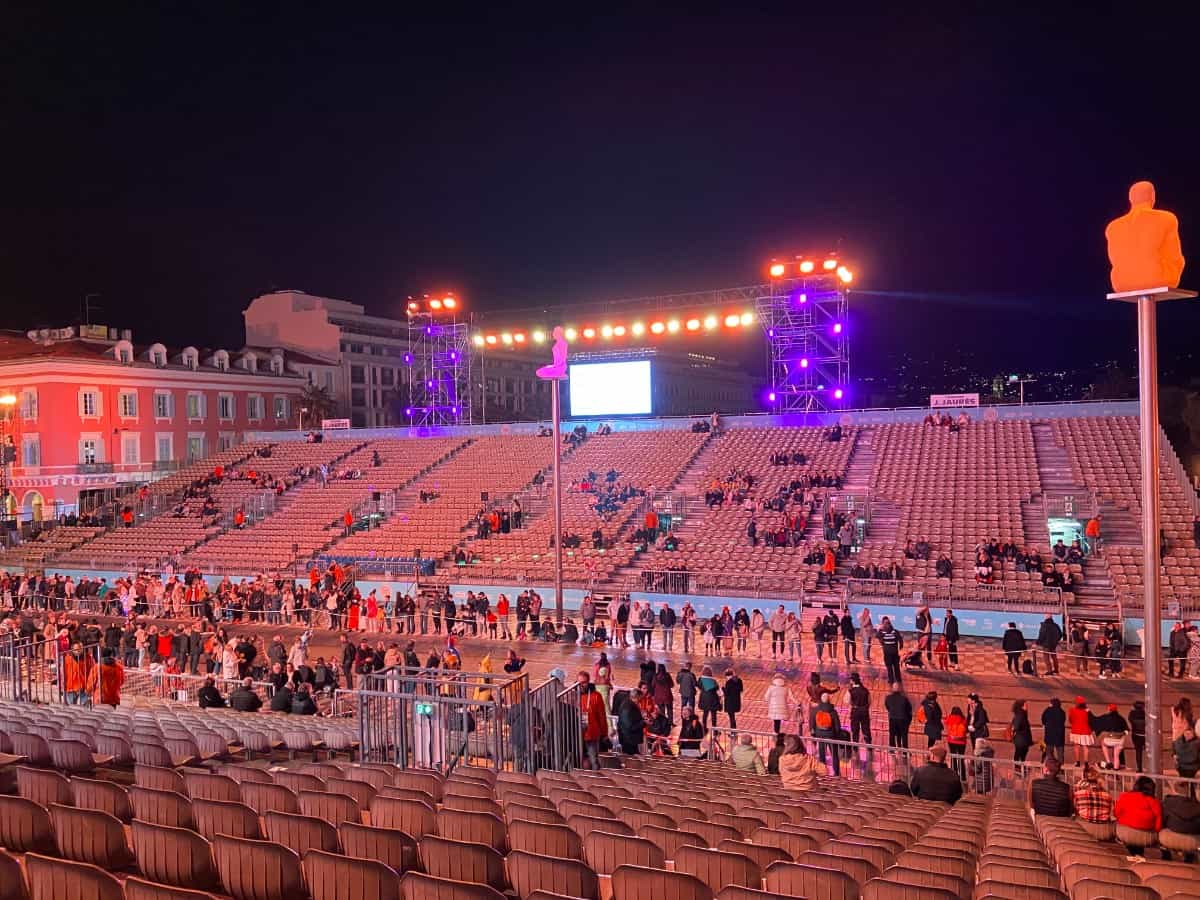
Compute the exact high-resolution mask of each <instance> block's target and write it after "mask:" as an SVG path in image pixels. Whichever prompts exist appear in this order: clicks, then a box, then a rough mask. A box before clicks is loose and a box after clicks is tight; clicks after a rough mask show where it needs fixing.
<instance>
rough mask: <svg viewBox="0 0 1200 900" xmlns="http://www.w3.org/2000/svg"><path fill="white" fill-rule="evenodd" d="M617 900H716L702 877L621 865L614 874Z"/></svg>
mask: <svg viewBox="0 0 1200 900" xmlns="http://www.w3.org/2000/svg"><path fill="white" fill-rule="evenodd" d="M612 893H613V898H614V900H663V898H670V900H713V892H712V890H710V889H709V887H708V885H706V884H705V883H704V882H703V881H701V880H700V879H699V878H696V877H694V876H692V875H688V874H686V873H683V872H668V871H666V870H664V869H642V868H638V867H637V866H618V867H617V869H616V871H615V872H613V874H612Z"/></svg>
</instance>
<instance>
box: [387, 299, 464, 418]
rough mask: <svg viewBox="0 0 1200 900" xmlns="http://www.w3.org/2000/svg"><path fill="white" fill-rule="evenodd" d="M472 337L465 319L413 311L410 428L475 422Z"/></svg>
mask: <svg viewBox="0 0 1200 900" xmlns="http://www.w3.org/2000/svg"><path fill="white" fill-rule="evenodd" d="M473 355H474V354H473V353H471V338H470V328H469V326H468V324H467V322H465V321H459V320H458V319H457V318H455V317H453V316H446V315H444V314H443V315H434V314H432V313H427V312H413V311H411V310H410V312H409V317H408V356H407V357H406V359H405V362H406V363H408V364H409V367H408V376H409V379H408V406H407V407H406V408H405V410H404V414H405V418H406V420H407V423H408V424H409V425H412V426H415V427H428V426H434V425H470V424H471V358H472V356H473Z"/></svg>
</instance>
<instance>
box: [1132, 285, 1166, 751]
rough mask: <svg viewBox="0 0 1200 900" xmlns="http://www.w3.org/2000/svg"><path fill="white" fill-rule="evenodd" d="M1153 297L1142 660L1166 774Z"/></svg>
mask: <svg viewBox="0 0 1200 900" xmlns="http://www.w3.org/2000/svg"><path fill="white" fill-rule="evenodd" d="M1157 311H1158V310H1157V305H1156V300H1155V298H1154V297H1149V296H1142V297H1138V298H1137V319H1138V401H1139V405H1140V408H1139V410H1138V413H1139V418H1138V422H1139V424H1140V426H1141V441H1140V443H1141V450H1142V554H1143V557H1142V568H1143V570H1144V575H1143V578H1142V581H1143V583H1144V585H1145V587H1144V588H1143V591H1144V593H1143V602H1142V608H1143V613H1142V615H1143V621H1144V626H1145V631H1144V634H1143V637H1142V649H1143V657H1144V659H1143V665H1144V668H1145V677H1146V771H1147V772H1149V773H1150V774H1151V775H1159V774H1161V773H1162V690H1161V688H1162V606H1161V602H1162V601H1161V598H1160V594H1159V556H1158V554H1159V541H1158V532H1159V508H1158V459H1159V457H1158V333H1157V330H1158V326H1157V316H1156V313H1157Z"/></svg>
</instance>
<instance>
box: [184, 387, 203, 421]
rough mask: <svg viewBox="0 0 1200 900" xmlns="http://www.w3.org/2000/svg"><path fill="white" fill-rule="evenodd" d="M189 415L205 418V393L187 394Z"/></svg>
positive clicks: (189, 416)
mask: <svg viewBox="0 0 1200 900" xmlns="http://www.w3.org/2000/svg"><path fill="white" fill-rule="evenodd" d="M187 417H188V418H189V419H203V418H204V395H203V394H196V393H191V394H188V395H187Z"/></svg>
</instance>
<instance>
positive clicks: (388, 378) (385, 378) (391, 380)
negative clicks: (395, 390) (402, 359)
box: [379, 369, 396, 387]
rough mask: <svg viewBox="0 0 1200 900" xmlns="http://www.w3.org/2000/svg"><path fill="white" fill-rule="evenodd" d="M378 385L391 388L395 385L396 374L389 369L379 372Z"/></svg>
mask: <svg viewBox="0 0 1200 900" xmlns="http://www.w3.org/2000/svg"><path fill="white" fill-rule="evenodd" d="M379 383H380V384H382V385H383V386H384V387H391V386H392V385H393V384H395V383H396V373H395V372H394V371H392V370H391V369H380V370H379Z"/></svg>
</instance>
